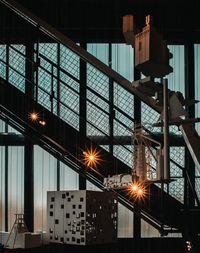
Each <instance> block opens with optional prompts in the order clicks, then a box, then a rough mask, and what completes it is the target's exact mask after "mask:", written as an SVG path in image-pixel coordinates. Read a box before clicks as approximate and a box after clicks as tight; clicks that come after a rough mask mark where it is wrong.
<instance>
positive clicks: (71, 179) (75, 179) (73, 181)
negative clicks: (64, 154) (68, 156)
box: [60, 162, 79, 191]
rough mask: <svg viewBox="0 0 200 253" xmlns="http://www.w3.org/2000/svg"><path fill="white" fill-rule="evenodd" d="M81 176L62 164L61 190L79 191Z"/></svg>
mask: <svg viewBox="0 0 200 253" xmlns="http://www.w3.org/2000/svg"><path fill="white" fill-rule="evenodd" d="M78 188H79V175H78V173H76V172H75V171H73V170H72V169H71V168H70V167H68V166H67V165H65V164H64V163H62V162H60V190H61V191H64V190H68V191H69V190H70V191H72V190H78Z"/></svg>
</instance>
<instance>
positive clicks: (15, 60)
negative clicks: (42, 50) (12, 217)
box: [9, 45, 25, 92]
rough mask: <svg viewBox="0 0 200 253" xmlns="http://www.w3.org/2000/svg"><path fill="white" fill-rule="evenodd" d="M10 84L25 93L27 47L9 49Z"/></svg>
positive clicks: (16, 46)
mask: <svg viewBox="0 0 200 253" xmlns="http://www.w3.org/2000/svg"><path fill="white" fill-rule="evenodd" d="M9 66H10V67H9V83H11V84H12V85H13V86H15V87H17V88H18V89H19V90H21V91H22V92H25V46H23V45H12V48H11V47H9Z"/></svg>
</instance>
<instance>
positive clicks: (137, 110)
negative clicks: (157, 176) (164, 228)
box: [133, 68, 141, 238]
mask: <svg viewBox="0 0 200 253" xmlns="http://www.w3.org/2000/svg"><path fill="white" fill-rule="evenodd" d="M140 78H141V73H140V71H139V70H137V69H136V68H134V80H140ZM134 120H135V122H134V124H140V123H141V101H140V100H139V99H138V98H137V97H134ZM134 206H135V210H136V211H137V212H138V213H140V206H139V202H138V201H136V202H135V204H134ZM133 237H134V238H140V237H141V218H140V217H139V215H136V214H134V216H133Z"/></svg>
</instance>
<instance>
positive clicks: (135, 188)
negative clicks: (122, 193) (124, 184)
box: [128, 182, 146, 199]
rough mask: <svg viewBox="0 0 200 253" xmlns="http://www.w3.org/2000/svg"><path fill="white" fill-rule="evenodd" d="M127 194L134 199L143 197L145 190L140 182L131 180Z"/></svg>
mask: <svg viewBox="0 0 200 253" xmlns="http://www.w3.org/2000/svg"><path fill="white" fill-rule="evenodd" d="M128 194H129V195H130V196H131V197H134V198H135V199H143V198H144V197H145V196H146V190H145V187H144V185H143V184H142V183H138V182H133V183H132V184H131V185H129V187H128Z"/></svg>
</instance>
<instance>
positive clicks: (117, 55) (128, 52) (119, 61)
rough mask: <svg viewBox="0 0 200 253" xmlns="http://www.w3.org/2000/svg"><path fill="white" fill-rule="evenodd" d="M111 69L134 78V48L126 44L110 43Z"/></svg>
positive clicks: (131, 78)
mask: <svg viewBox="0 0 200 253" xmlns="http://www.w3.org/2000/svg"><path fill="white" fill-rule="evenodd" d="M111 65H112V69H114V70H115V71H116V72H118V73H119V74H120V75H122V76H123V77H125V78H126V79H128V80H129V81H130V82H132V81H133V80H134V50H133V48H132V47H131V46H128V45H126V44H112V62H111Z"/></svg>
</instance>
